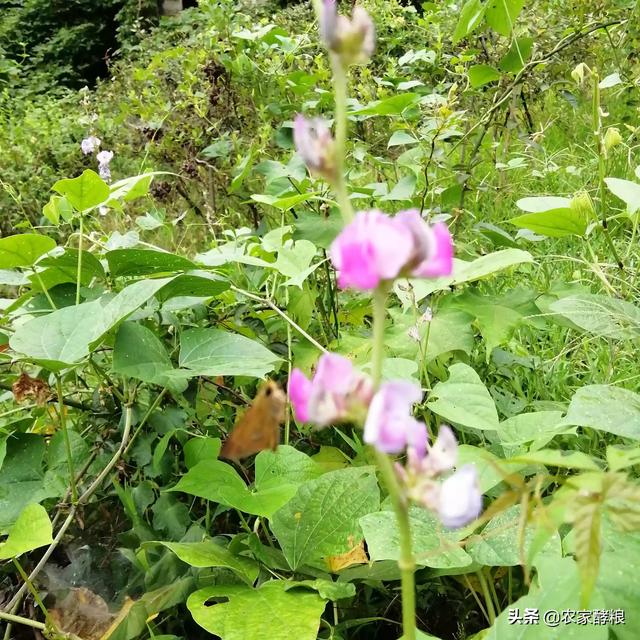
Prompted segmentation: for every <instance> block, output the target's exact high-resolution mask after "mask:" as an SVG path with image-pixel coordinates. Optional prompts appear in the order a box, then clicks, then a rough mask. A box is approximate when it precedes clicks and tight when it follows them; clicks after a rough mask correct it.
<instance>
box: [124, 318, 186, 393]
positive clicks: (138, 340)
mask: <svg viewBox="0 0 640 640" xmlns="http://www.w3.org/2000/svg"><path fill="white" fill-rule="evenodd" d="M113 371H114V372H115V373H118V374H120V375H123V376H125V377H128V378H135V379H136V380H142V381H143V382H148V383H150V384H157V385H160V386H162V387H168V388H169V389H172V390H174V391H176V392H178V393H180V392H182V391H184V390H185V389H186V387H187V383H186V381H185V380H180V379H175V378H172V377H171V374H172V373H173V372H174V368H173V363H172V362H171V359H170V358H169V355H168V354H167V350H166V349H165V347H164V345H163V344H162V342H160V340H159V339H158V337H157V336H156V334H155V333H154V332H153V331H151V329H147V327H145V326H143V325H141V324H137V323H135V322H124V323H123V324H122V325H121V326H120V328H119V329H118V333H117V334H116V342H115V346H114V349H113Z"/></svg>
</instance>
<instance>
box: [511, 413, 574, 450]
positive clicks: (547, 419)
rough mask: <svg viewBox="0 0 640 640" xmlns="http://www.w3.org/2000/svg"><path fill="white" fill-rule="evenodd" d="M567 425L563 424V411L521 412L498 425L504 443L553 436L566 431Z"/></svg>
mask: <svg viewBox="0 0 640 640" xmlns="http://www.w3.org/2000/svg"><path fill="white" fill-rule="evenodd" d="M566 432H567V427H566V425H564V424H562V412H560V411H537V412H535V413H521V414H519V415H517V416H513V417H511V418H508V419H507V420H505V421H504V422H501V423H500V425H499V426H498V436H499V437H500V442H501V443H502V444H509V445H513V444H524V443H525V442H532V441H534V440H538V439H540V438H549V439H551V438H553V436H555V435H558V434H560V433H566Z"/></svg>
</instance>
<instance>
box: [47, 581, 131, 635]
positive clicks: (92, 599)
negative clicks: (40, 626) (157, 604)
mask: <svg viewBox="0 0 640 640" xmlns="http://www.w3.org/2000/svg"><path fill="white" fill-rule="evenodd" d="M134 604H135V601H134V600H131V599H130V598H127V599H126V600H125V602H124V605H123V606H122V608H121V609H120V611H119V612H118V613H112V612H111V611H109V607H108V605H107V603H106V602H105V601H104V600H103V599H102V598H101V597H100V596H99V595H97V594H96V593H93V591H91V590H90V589H87V588H86V587H78V588H73V589H70V590H69V593H68V594H67V595H66V596H65V597H64V599H62V600H61V601H60V602H58V603H56V607H55V608H52V609H49V616H50V617H51V621H52V622H53V623H54V624H55V625H56V627H57V628H58V629H59V630H60V631H61V632H62V633H65V634H67V635H68V636H69V637H70V638H72V639H73V640H108V639H109V638H110V637H111V635H112V634H113V632H114V631H115V630H116V629H117V628H118V626H119V625H120V623H121V622H122V621H123V620H124V619H125V618H126V617H127V615H128V614H129V611H130V610H131V607H132V606H133V605H134Z"/></svg>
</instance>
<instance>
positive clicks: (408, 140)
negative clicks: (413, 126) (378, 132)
mask: <svg viewBox="0 0 640 640" xmlns="http://www.w3.org/2000/svg"><path fill="white" fill-rule="evenodd" d="M410 144H418V140H417V139H416V138H414V137H413V136H412V135H411V134H410V133H408V132H407V131H402V130H400V131H394V132H393V134H392V135H391V137H390V138H389V142H387V149H390V148H391V147H399V146H401V145H410Z"/></svg>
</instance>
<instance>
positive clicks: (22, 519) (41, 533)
mask: <svg viewBox="0 0 640 640" xmlns="http://www.w3.org/2000/svg"><path fill="white" fill-rule="evenodd" d="M52 542H53V527H52V526H51V520H49V516H48V515H47V510H46V509H45V508H44V507H42V506H40V505H39V504H28V505H27V506H26V507H25V508H24V509H23V510H22V511H21V512H20V515H19V516H18V519H17V520H16V521H15V524H14V525H13V527H11V530H10V531H9V537H8V538H7V540H6V541H5V542H0V560H8V559H9V558H15V557H17V556H20V555H22V554H23V553H27V552H28V551H33V550H34V549H38V548H39V547H44V546H46V545H49V544H51V543H52Z"/></svg>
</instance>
